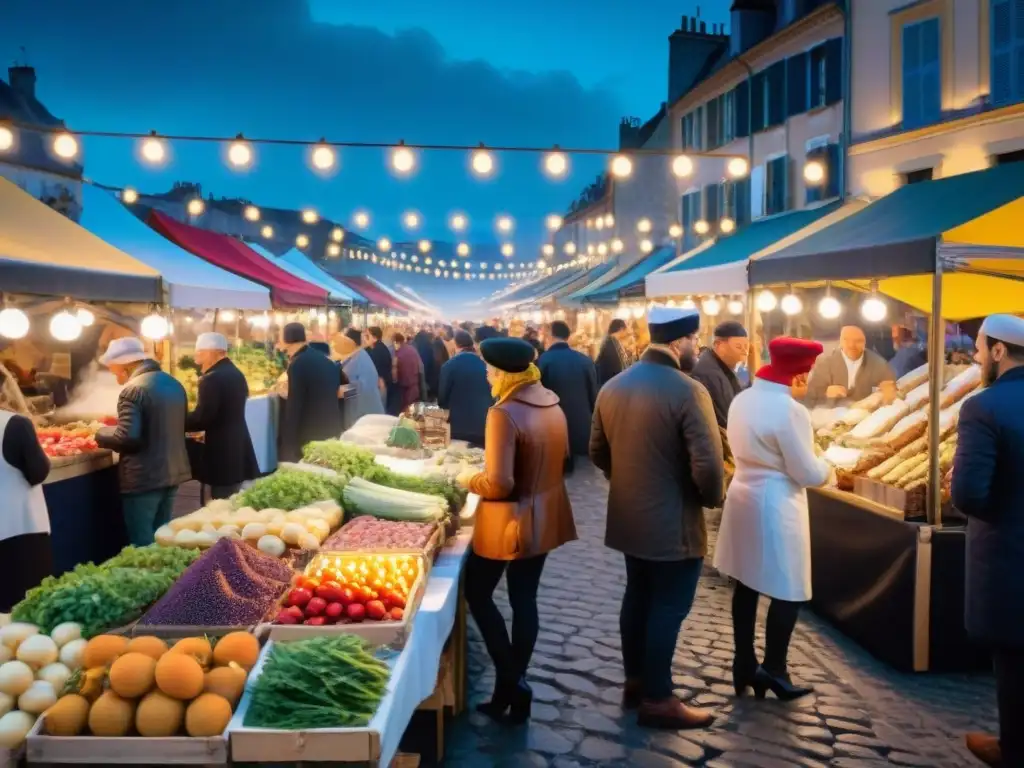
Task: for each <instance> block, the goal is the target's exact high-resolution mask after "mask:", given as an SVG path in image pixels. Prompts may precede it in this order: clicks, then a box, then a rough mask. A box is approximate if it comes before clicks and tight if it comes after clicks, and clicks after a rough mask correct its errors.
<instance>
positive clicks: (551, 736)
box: [526, 724, 573, 755]
mask: <svg viewBox="0 0 1024 768" xmlns="http://www.w3.org/2000/svg"><path fill="white" fill-rule="evenodd" d="M526 746H527V748H528V749H531V750H533V751H535V752H542V753H544V754H546V755H567V754H569V753H570V752H572V747H573V743H572V742H571V741H570V740H569V739H567V738H566V737H565V736H563V735H561V734H559V733H556V732H555V731H553V730H552V729H551V728H549V727H548V726H546V725H536V724H531V725H530V730H529V732H528V733H527V737H526Z"/></svg>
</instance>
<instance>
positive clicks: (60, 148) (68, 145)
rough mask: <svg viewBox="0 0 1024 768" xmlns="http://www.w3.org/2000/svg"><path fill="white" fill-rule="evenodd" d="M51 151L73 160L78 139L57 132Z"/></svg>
mask: <svg viewBox="0 0 1024 768" xmlns="http://www.w3.org/2000/svg"><path fill="white" fill-rule="evenodd" d="M53 151H54V153H55V154H56V155H57V157H61V158H63V159H65V160H74V159H75V156H76V155H77V154H78V139H76V138H75V137H74V136H72V135H71V134H70V133H66V132H63V133H58V134H57V135H56V136H55V137H54V138H53ZM76 338H77V335H76Z"/></svg>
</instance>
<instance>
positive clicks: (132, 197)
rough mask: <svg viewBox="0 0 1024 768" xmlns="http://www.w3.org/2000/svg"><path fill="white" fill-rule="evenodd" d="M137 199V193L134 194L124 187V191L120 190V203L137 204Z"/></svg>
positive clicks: (130, 189) (133, 191) (132, 190)
mask: <svg viewBox="0 0 1024 768" xmlns="http://www.w3.org/2000/svg"><path fill="white" fill-rule="evenodd" d="M138 199H139V193H138V192H136V191H135V190H134V189H132V188H131V187H125V188H124V189H122V190H121V202H123V203H125V204H127V205H131V204H132V203H135V202H137V201H138Z"/></svg>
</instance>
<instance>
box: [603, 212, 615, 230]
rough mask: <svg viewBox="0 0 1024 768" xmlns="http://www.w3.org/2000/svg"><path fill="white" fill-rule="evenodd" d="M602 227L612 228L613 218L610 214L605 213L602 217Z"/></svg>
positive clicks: (613, 224)
mask: <svg viewBox="0 0 1024 768" xmlns="http://www.w3.org/2000/svg"><path fill="white" fill-rule="evenodd" d="M604 225H605V226H606V227H609V228H611V227H614V226H615V217H614V216H613V215H612V214H610V213H606V214H605V215H604Z"/></svg>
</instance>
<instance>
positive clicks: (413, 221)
mask: <svg viewBox="0 0 1024 768" xmlns="http://www.w3.org/2000/svg"><path fill="white" fill-rule="evenodd" d="M402 225H403V226H404V227H405V228H406V229H419V226H420V215H419V214H418V213H416V211H407V212H406V213H405V215H403V216H402Z"/></svg>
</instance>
